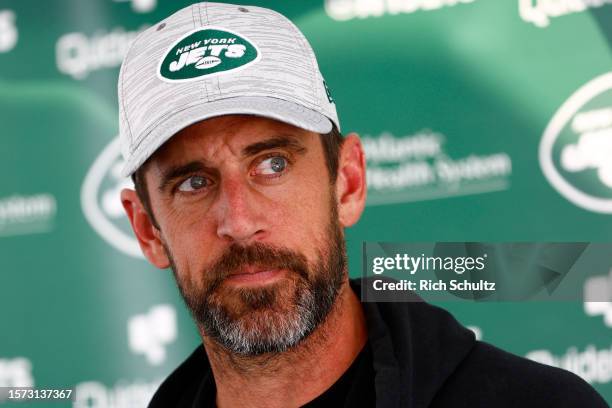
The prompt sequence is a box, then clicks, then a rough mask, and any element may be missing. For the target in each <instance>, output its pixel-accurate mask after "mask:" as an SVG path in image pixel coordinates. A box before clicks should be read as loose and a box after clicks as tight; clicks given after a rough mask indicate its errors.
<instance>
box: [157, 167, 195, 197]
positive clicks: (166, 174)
mask: <svg viewBox="0 0 612 408" xmlns="http://www.w3.org/2000/svg"><path fill="white" fill-rule="evenodd" d="M206 168H207V167H206V166H205V165H204V163H202V162H201V161H192V162H189V163H186V164H181V165H178V166H173V167H170V168H168V169H166V170H164V171H163V172H162V176H161V183H160V184H159V187H158V190H159V192H160V193H163V192H164V190H166V188H168V186H169V185H170V184H172V182H173V181H174V180H176V179H178V178H181V177H183V176H186V175H188V174H191V173H195V172H198V171H202V170H205V169H206Z"/></svg>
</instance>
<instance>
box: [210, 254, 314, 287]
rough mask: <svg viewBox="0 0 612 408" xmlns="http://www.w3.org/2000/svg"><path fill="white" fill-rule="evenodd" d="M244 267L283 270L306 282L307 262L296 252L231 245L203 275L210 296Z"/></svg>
mask: <svg viewBox="0 0 612 408" xmlns="http://www.w3.org/2000/svg"><path fill="white" fill-rule="evenodd" d="M246 266H256V267H259V268H265V269H285V270H289V271H292V272H295V273H296V274H297V275H298V276H300V277H301V278H303V279H305V280H308V261H307V259H306V257H305V256H304V255H302V254H300V253H298V252H295V251H291V250H288V249H285V248H280V247H273V246H270V245H266V244H262V243H255V244H251V245H248V246H242V245H238V244H232V245H231V246H229V247H228V248H227V249H226V250H225V252H224V253H223V254H222V255H221V256H220V257H219V259H218V260H217V261H216V262H215V263H214V264H213V265H211V267H210V268H208V270H207V271H206V273H205V276H206V277H207V279H206V280H207V281H208V284H207V286H208V290H207V292H208V293H209V294H210V293H212V292H214V291H215V290H216V289H217V288H218V287H219V286H220V285H221V284H222V283H223V281H224V280H225V279H226V278H227V277H228V276H230V275H231V274H233V273H236V272H238V271H240V270H241V269H242V268H244V267H246Z"/></svg>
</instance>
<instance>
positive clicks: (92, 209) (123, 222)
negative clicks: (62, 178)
mask: <svg viewBox="0 0 612 408" xmlns="http://www.w3.org/2000/svg"><path fill="white" fill-rule="evenodd" d="M123 163H124V161H123V158H122V157H121V147H120V141H119V138H118V137H117V138H115V139H113V141H111V142H110V144H109V145H108V146H106V147H105V148H104V150H103V151H102V153H101V154H100V156H98V158H97V159H96V160H95V161H94V163H93V165H92V166H91V168H90V169H89V172H88V173H87V176H85V181H84V182H83V187H82V188H81V208H82V210H83V214H85V218H86V219H87V221H88V222H89V224H90V225H91V226H92V227H93V229H94V230H95V231H96V232H97V233H98V234H100V236H101V237H102V238H103V239H104V240H105V241H106V242H108V243H109V244H110V245H112V246H113V247H115V248H116V249H118V250H119V251H121V252H123V253H125V254H127V255H131V256H133V257H136V258H142V257H143V255H142V252H141V250H140V246H139V245H138V241H137V240H136V238H135V237H134V235H133V234H132V233H131V229H130V227H129V222H128V220H127V216H126V215H125V212H124V210H123V206H122V205H121V199H120V197H119V193H120V192H121V190H122V189H123V188H133V187H134V185H133V184H132V181H131V179H130V178H128V177H121V168H122V167H123Z"/></svg>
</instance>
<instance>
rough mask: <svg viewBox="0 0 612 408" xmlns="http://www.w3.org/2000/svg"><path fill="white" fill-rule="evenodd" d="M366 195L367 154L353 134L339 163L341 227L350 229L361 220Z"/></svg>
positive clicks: (337, 188) (338, 185)
mask: <svg viewBox="0 0 612 408" xmlns="http://www.w3.org/2000/svg"><path fill="white" fill-rule="evenodd" d="M366 195H367V186H366V163H365V154H364V152H363V146H362V145H361V140H360V139H359V136H358V135H357V134H356V133H351V134H349V135H347V136H346V137H345V138H344V142H343V143H342V147H341V148H340V158H339V161H338V178H337V180H336V197H337V199H338V219H339V221H340V225H342V226H343V227H350V226H351V225H353V224H355V223H356V222H357V221H358V220H359V218H360V217H361V214H362V213H363V209H364V207H365V201H366Z"/></svg>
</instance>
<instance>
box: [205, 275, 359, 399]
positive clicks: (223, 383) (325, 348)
mask: <svg viewBox="0 0 612 408" xmlns="http://www.w3.org/2000/svg"><path fill="white" fill-rule="evenodd" d="M203 339H204V346H205V349H206V353H207V355H208V359H209V361H210V365H211V367H212V371H213V376H214V379H215V384H216V387H217V406H218V407H220V408H225V407H236V406H240V407H262V406H265V407H270V408H274V407H293V406H295V407H297V406H301V405H304V404H306V403H307V402H309V401H311V400H313V399H315V398H316V397H317V396H319V395H321V394H322V393H323V392H325V390H327V389H328V388H329V387H331V386H332V385H333V384H334V383H335V382H336V381H337V380H338V379H339V378H340V377H341V376H342V374H344V372H345V371H346V370H347V369H348V368H349V367H350V365H351V363H352V362H353V360H355V358H356V357H357V355H358V354H359V352H360V351H361V349H362V348H363V346H364V344H365V343H366V340H367V330H366V325H365V317H364V315H363V309H362V307H361V303H360V302H359V299H358V298H357V296H356V295H355V293H354V292H353V290H352V289H351V287H350V285H349V283H348V280H347V281H345V282H344V284H343V286H342V289H341V290H340V293H339V294H338V298H337V300H336V303H335V305H334V307H333V308H332V310H331V311H330V314H329V315H328V316H327V318H326V319H325V321H324V322H323V323H322V324H321V325H320V326H319V327H318V328H317V329H315V331H314V332H313V333H312V334H311V335H310V336H308V337H307V338H306V339H305V340H304V341H302V343H300V345H298V346H297V347H296V348H295V349H292V350H290V351H287V352H285V353H277V354H267V355H263V356H257V357H248V358H245V357H237V356H235V355H232V354H230V353H228V352H227V351H226V350H225V349H222V348H221V347H220V346H219V345H218V344H216V343H214V342H213V341H212V340H211V339H210V338H208V337H206V336H203Z"/></svg>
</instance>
